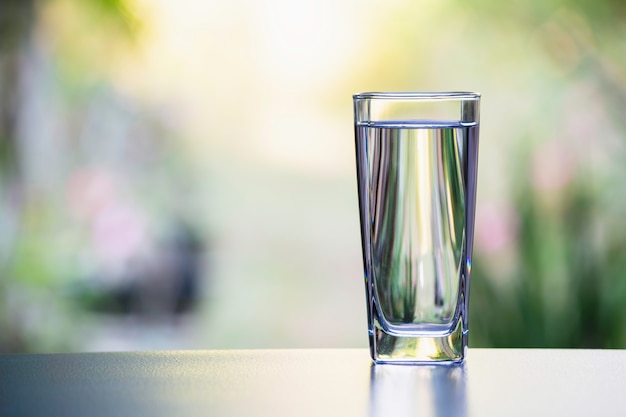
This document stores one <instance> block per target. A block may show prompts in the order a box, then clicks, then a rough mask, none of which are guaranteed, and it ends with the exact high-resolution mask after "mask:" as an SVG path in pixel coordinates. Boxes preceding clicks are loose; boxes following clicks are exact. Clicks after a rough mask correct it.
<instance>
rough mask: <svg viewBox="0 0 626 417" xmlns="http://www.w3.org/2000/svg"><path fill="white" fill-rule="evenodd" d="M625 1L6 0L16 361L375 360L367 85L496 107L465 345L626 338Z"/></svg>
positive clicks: (9, 254)
mask: <svg viewBox="0 0 626 417" xmlns="http://www.w3.org/2000/svg"><path fill="white" fill-rule="evenodd" d="M625 39H626V3H624V2H623V1H622V0H610V1H608V0H604V1H591V0H571V1H566V0H524V1H521V0H512V1H508V2H498V1H494V0H464V1H460V0H419V1H415V0H388V1H379V0H370V1H367V0H366V1H356V0H317V1H310V0H305V1H303V2H292V1H288V0H254V1H252V0H247V1H244V0H242V1H238V2H217V1H203V0H181V1H176V2H172V1H167V0H0V351H2V352H60V351H101V350H143V349H183V348H195V349H205V348H206V349H211V348H265V347H364V346H366V345H367V338H366V315H365V311H366V310H365V299H364V288H363V274H362V261H361V249H360V237H359V225H358V207H357V204H358V203H357V195H356V178H355V166H354V163H355V162H354V142H353V141H354V139H353V126H352V101H351V95H352V94H353V93H355V92H360V91H394V90H409V91H420V90H425V91H431V90H434V91H437V90H472V91H480V92H481V93H482V94H483V100H482V109H481V112H482V120H481V122H482V124H481V145H480V146H481V148H480V164H479V192H478V207H477V219H476V236H475V249H474V250H475V253H474V263H473V265H474V268H473V271H472V272H473V275H472V284H471V303H470V306H471V307H470V322H471V323H470V329H471V337H470V346H474V347H487V346H496V347H504V346H510V347H597V348H624V347H626V221H624V217H625V216H626V194H625V193H624V191H623V189H622V187H623V185H622V184H623V183H624V181H623V180H624V179H626V164H625V163H624V161H626V148H625V145H626V117H625V116H624V108H626V41H624V40H625Z"/></svg>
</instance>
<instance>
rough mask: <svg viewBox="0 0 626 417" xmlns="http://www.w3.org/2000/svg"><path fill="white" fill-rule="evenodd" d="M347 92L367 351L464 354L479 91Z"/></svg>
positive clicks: (377, 358)
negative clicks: (350, 102)
mask: <svg viewBox="0 0 626 417" xmlns="http://www.w3.org/2000/svg"><path fill="white" fill-rule="evenodd" d="M353 99H354V117H355V137H356V158H357V181H358V193H359V207H360V219H361V237H362V247H363V261H364V269H365V285H366V294H367V310H368V325H369V327H368V330H369V343H370V351H371V356H372V359H373V360H374V362H376V363H397V362H399V363H421V362H424V363H438V362H439V363H450V362H462V361H463V359H464V356H465V351H466V348H467V339H468V331H469V329H468V303H469V281H470V273H471V265H472V262H471V258H472V239H473V234H474V230H473V229H474V217H475V216H474V213H475V205H476V175H477V160H478V131H479V104H480V95H479V94H477V93H455V92H451V93H363V94H356V95H354V97H353Z"/></svg>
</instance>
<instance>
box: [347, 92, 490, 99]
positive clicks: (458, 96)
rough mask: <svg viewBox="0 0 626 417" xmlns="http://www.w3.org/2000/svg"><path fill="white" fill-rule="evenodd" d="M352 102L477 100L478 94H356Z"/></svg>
mask: <svg viewBox="0 0 626 417" xmlns="http://www.w3.org/2000/svg"><path fill="white" fill-rule="evenodd" d="M352 98H353V99H354V100H368V99H381V100H478V99H480V93H476V92H471V91H433V92H426V91H423V92H422V91H399V92H366V93H356V94H354V95H353V96H352Z"/></svg>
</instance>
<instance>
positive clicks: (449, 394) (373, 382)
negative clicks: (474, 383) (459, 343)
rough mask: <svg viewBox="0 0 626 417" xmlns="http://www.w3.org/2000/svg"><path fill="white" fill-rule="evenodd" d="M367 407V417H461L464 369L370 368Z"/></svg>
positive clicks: (464, 406) (464, 400) (464, 402)
mask: <svg viewBox="0 0 626 417" xmlns="http://www.w3.org/2000/svg"><path fill="white" fill-rule="evenodd" d="M369 405H370V409H369V416H370V417H379V416H394V417H400V416H420V417H422V416H423V417H439V416H440V417H444V416H461V417H465V416H467V398H466V372H465V365H463V364H460V365H451V366H390V365H376V364H372V367H371V374H370V404H369Z"/></svg>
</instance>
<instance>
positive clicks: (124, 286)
mask: <svg viewBox="0 0 626 417" xmlns="http://www.w3.org/2000/svg"><path fill="white" fill-rule="evenodd" d="M204 255H205V244H204V242H203V241H202V239H201V238H200V236H199V235H198V233H196V232H195V231H194V230H193V228H191V227H190V226H189V225H188V224H187V223H185V222H183V221H180V220H176V221H174V222H172V224H171V226H170V232H169V233H168V234H167V235H166V236H165V237H164V238H163V239H162V242H160V244H158V245H157V246H156V248H155V249H154V252H153V253H152V254H151V256H148V257H139V258H137V259H134V260H132V264H131V265H129V267H128V268H127V270H126V271H125V272H124V274H123V275H124V276H123V277H122V279H119V278H118V279H116V280H115V283H114V284H112V285H107V286H102V285H98V284H97V283H98V282H103V281H106V277H99V276H94V277H90V279H88V280H87V283H86V284H83V285H82V286H79V287H77V289H75V290H74V291H73V293H74V298H75V299H76V300H77V302H78V303H79V304H80V305H81V306H82V307H83V308H85V309H87V310H91V311H94V312H97V313H105V314H120V315H131V314H132V315H138V316H143V317H147V318H155V319H158V318H159V317H163V316H176V315H181V314H186V313H192V312H193V311H194V310H195V309H196V308H197V307H198V306H199V304H200V298H201V293H202V291H203V288H204V287H203V286H204V285H206V284H207V283H206V282H202V279H203V278H204V277H205V276H206V274H205V273H204V272H205V271H204V267H206V262H205V256H204ZM100 273H101V274H106V273H107V272H106V271H102V272H100ZM103 278H104V279H103Z"/></svg>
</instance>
